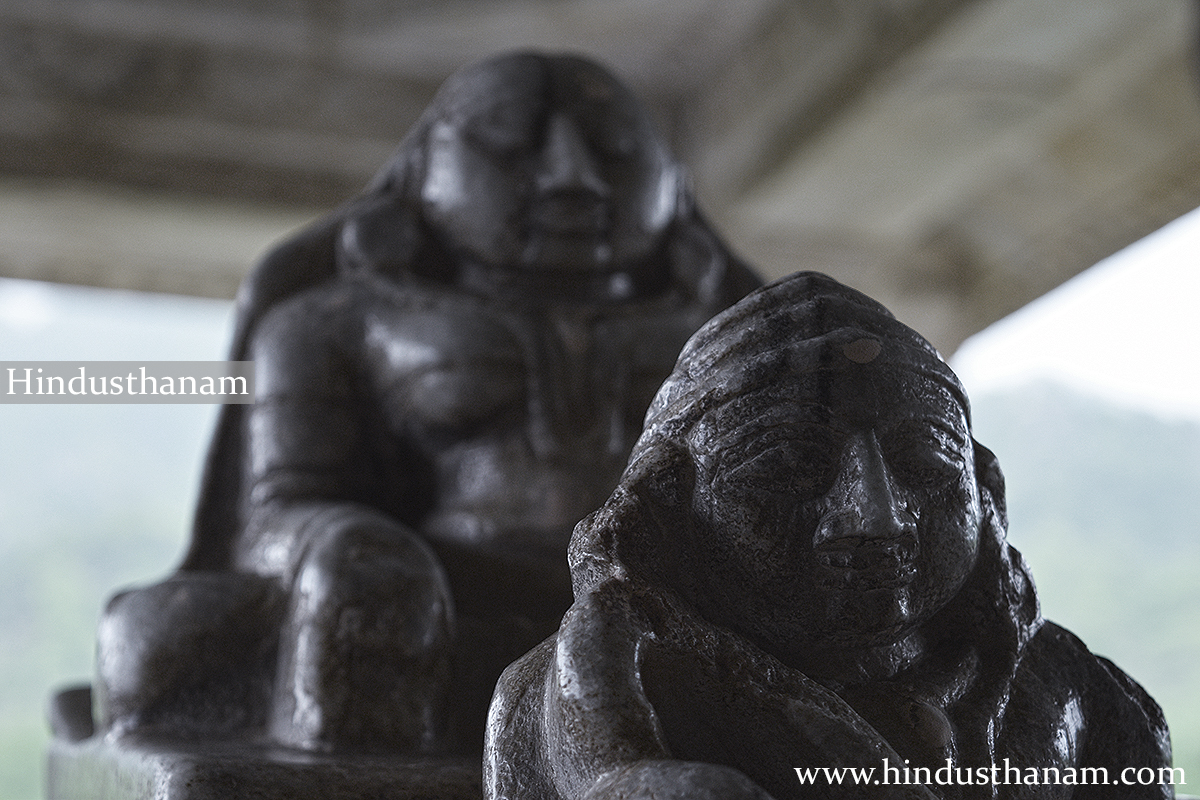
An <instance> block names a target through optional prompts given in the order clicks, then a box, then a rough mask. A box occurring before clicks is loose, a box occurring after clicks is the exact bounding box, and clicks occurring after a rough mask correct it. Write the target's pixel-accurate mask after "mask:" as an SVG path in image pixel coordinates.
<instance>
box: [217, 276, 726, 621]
mask: <svg viewBox="0 0 1200 800" xmlns="http://www.w3.org/2000/svg"><path fill="white" fill-rule="evenodd" d="M707 315H708V311H707V310H706V309H703V308H701V307H700V306H699V305H697V304H694V303H688V302H685V301H683V300H681V299H680V298H678V297H677V296H674V295H667V296H663V297H659V298H654V299H644V300H637V301H630V302H621V303H616V302H613V303H602V304H601V303H585V302H560V303H555V302H545V301H540V302H534V301H524V302H511V301H507V300H503V299H497V298H491V297H486V296H479V295H472V294H467V293H465V292H461V291H457V290H455V289H453V288H451V287H444V286H425V287H411V286H405V287H400V286H396V285H395V284H390V283H384V282H383V281H382V280H372V281H369V282H342V283H335V284H331V285H328V286H325V287H320V288H318V289H316V290H312V291H310V292H309V293H307V294H306V295H305V296H302V297H300V298H297V299H296V300H294V301H291V302H289V303H288V304H287V305H286V306H283V307H281V308H280V309H277V310H276V311H273V312H272V315H271V316H272V317H274V319H271V318H268V320H266V321H265V322H264V326H263V327H264V334H263V337H261V338H263V339H264V343H263V345H262V346H260V347H258V348H257V352H258V355H256V358H258V359H259V370H260V384H261V388H260V391H259V406H258V408H256V410H255V411H254V420H255V422H252V426H251V443H252V448H257V449H259V450H262V449H263V448H264V447H265V448H266V450H267V451H269V456H268V457H266V458H263V457H256V460H255V464H254V467H253V469H252V472H253V475H252V481H254V482H255V483H256V485H255V486H254V487H252V488H251V491H250V492H249V496H250V497H251V506H252V508H251V510H250V514H251V515H253V513H254V509H253V505H254V504H255V502H256V501H255V498H256V497H257V498H259V502H261V498H266V497H271V496H272V495H273V491H272V489H271V487H272V486H273V485H276V484H278V483H279V476H281V475H286V474H287V473H289V472H292V471H298V472H304V473H307V476H306V478H305V479H304V480H303V481H300V483H301V484H305V482H306V481H307V485H309V486H310V488H309V490H308V495H309V496H313V495H323V496H324V498H325V499H331V500H338V499H344V500H347V501H352V502H362V503H366V504H368V505H371V506H374V507H377V508H379V509H380V510H383V511H385V512H386V513H389V514H391V515H392V516H394V517H395V518H397V519H398V520H399V521H401V522H403V523H405V524H407V525H409V526H410V527H412V528H413V529H415V530H417V531H418V532H420V533H421V534H422V535H423V537H424V538H426V539H427V540H428V541H429V542H430V543H431V544H432V545H433V546H434V548H435V549H436V550H438V551H439V553H440V554H442V555H443V558H444V560H447V561H448V562H450V563H448V567H447V568H448V570H449V571H450V573H451V577H452V582H453V578H454V573H455V571H456V570H459V569H461V570H464V571H465V573H467V574H468V575H469V579H470V580H471V581H473V582H478V581H480V580H487V581H490V580H494V579H497V578H496V576H495V575H494V574H493V573H496V572H497V571H500V572H504V571H506V570H507V571H509V572H512V571H513V570H515V571H516V573H517V574H524V575H526V577H528V578H529V579H531V580H534V581H546V582H549V583H550V584H553V585H556V586H557V587H558V589H557V591H560V592H562V593H565V595H566V596H565V601H566V602H567V603H569V600H570V595H569V591H570V590H569V580H568V577H567V568H566V559H565V551H566V544H567V541H568V539H569V537H570V534H571V530H572V528H573V527H574V525H575V523H576V522H578V521H579V520H580V519H581V518H582V517H583V516H585V515H586V514H588V513H590V512H591V511H592V510H594V509H595V508H597V507H598V506H599V505H601V504H602V502H603V501H604V499H605V498H606V497H607V496H608V495H609V493H610V492H611V491H612V488H613V486H615V485H616V482H617V479H618V478H619V477H620V474H621V472H622V470H623V469H624V467H625V464H626V459H627V458H628V454H629V451H630V449H631V448H632V446H633V443H634V441H635V440H636V438H637V436H638V435H639V434H640V432H641V427H642V418H643V416H644V414H645V410H646V407H647V406H648V405H649V403H650V400H651V399H652V397H653V394H654V392H655V391H656V390H657V388H658V386H659V385H660V383H661V382H662V380H663V378H664V376H665V375H666V374H667V373H668V372H669V371H670V369H671V367H672V366H673V364H674V362H675V358H676V356H677V354H678V351H679V350H680V348H681V347H682V346H683V344H684V342H685V341H686V339H687V337H688V336H689V335H690V333H691V332H692V331H694V330H695V329H696V328H697V327H698V326H699V325H700V324H701V323H703V321H704V320H705V319H706V318H707ZM314 409H319V410H318V411H316V412H315V413H314ZM301 442H307V443H308V444H307V446H304V445H302V444H298V443H301ZM260 486H264V487H265V491H263V490H258V491H256V489H259V487H260ZM339 495H342V496H340V497H339ZM259 533H261V531H256V530H255V529H254V526H250V527H249V528H248V529H247V532H246V533H245V534H244V535H243V541H242V542H240V546H239V550H240V552H241V553H242V554H245V555H243V556H242V560H243V561H247V562H253V560H254V558H256V556H253V555H251V554H253V553H259V552H262V550H263V548H262V546H261V544H260V543H257V542H256V541H255V538H256V536H258V535H259ZM267 535H269V534H267ZM454 562H462V564H460V565H457V566H456V564H455V563H454ZM464 579H466V578H464ZM511 588H512V587H510V589H511ZM558 613H561V611H560V612H558Z"/></svg>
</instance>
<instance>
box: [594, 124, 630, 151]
mask: <svg viewBox="0 0 1200 800" xmlns="http://www.w3.org/2000/svg"><path fill="white" fill-rule="evenodd" d="M588 138H589V140H590V141H591V144H592V147H593V148H595V149H596V150H597V151H598V152H600V153H601V154H602V155H603V156H604V157H605V158H610V159H625V158H630V157H631V156H633V154H634V153H635V152H637V148H638V135H637V132H636V131H635V130H633V128H632V127H630V126H625V125H622V124H620V123H619V122H618V123H613V124H609V125H604V126H600V127H598V128H597V129H596V130H593V131H591V132H590V135H589V137H588Z"/></svg>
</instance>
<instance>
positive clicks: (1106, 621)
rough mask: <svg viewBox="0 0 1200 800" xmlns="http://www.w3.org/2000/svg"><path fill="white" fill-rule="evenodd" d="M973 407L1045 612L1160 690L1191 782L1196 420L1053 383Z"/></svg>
mask: <svg viewBox="0 0 1200 800" xmlns="http://www.w3.org/2000/svg"><path fill="white" fill-rule="evenodd" d="M974 407H975V408H974V416H975V436H976V438H977V439H978V440H979V441H980V442H982V443H983V444H985V445H987V446H988V447H990V448H991V449H992V450H993V451H994V452H995V453H996V455H997V457H999V459H1000V465H1001V467H1002V468H1003V470H1004V474H1005V477H1006V479H1007V483H1008V506H1009V517H1010V520H1009V541H1011V542H1012V543H1013V544H1014V545H1016V546H1017V548H1018V549H1020V550H1021V552H1022V553H1023V554H1024V555H1025V558H1026V560H1027V561H1028V562H1029V564H1030V566H1031V568H1032V570H1033V574H1034V580H1035V581H1036V583H1037V588H1038V594H1039V596H1040V598H1041V601H1042V611H1043V614H1044V615H1045V616H1046V617H1047V618H1049V619H1053V620H1054V621H1055V622H1058V623H1059V624H1061V625H1064V626H1066V627H1067V628H1070V629H1071V630H1072V631H1074V632H1075V633H1076V634H1078V635H1079V636H1080V637H1081V638H1082V639H1083V640H1084V642H1086V643H1087V645H1088V646H1089V648H1091V649H1092V650H1093V651H1094V652H1096V653H1099V654H1101V655H1104V656H1106V657H1108V658H1111V659H1112V660H1113V661H1115V662H1116V663H1117V665H1118V666H1120V667H1122V668H1123V669H1124V670H1125V671H1126V672H1128V673H1129V674H1130V675H1132V676H1133V677H1134V678H1135V679H1136V680H1137V681H1138V682H1139V683H1141V684H1142V685H1143V686H1144V687H1145V688H1146V689H1147V690H1148V691H1149V692H1150V694H1151V695H1153V696H1154V697H1155V699H1157V700H1158V701H1159V704H1160V705H1162V707H1163V709H1164V710H1165V711H1166V714H1167V720H1168V722H1169V723H1170V725H1171V730H1172V739H1173V741H1174V746H1175V763H1176V765H1177V766H1182V767H1184V768H1185V769H1186V770H1187V774H1188V775H1194V776H1196V778H1195V781H1196V783H1198V784H1200V592H1197V591H1196V588H1195V587H1196V583H1197V575H1200V513H1198V512H1200V425H1197V424H1195V423H1185V422H1167V421H1163V420H1160V419H1158V418H1156V417H1153V416H1150V415H1147V414H1143V413H1139V412H1135V411H1128V410H1124V409H1120V408H1116V407H1113V406H1110V405H1106V404H1104V403H1101V402H1098V401H1097V400H1094V399H1092V398H1088V397H1084V396H1081V395H1077V394H1074V393H1072V392H1070V391H1068V390H1065V389H1062V388H1059V387H1055V386H1051V385H1038V386H1031V387H1026V388H1023V389H1021V390H1020V391H1013V392H1007V393H1004V394H996V395H991V396H985V397H979V398H976V399H975V401H974ZM1191 793H1192V794H1196V793H1197V791H1196V790H1195V789H1192V791H1191Z"/></svg>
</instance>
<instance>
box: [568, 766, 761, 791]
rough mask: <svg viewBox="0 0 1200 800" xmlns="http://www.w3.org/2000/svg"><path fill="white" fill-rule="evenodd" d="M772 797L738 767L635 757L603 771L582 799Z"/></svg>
mask: <svg viewBox="0 0 1200 800" xmlns="http://www.w3.org/2000/svg"><path fill="white" fill-rule="evenodd" d="M651 798H653V800H773V799H772V797H771V795H769V794H767V793H766V792H765V791H764V790H763V789H762V788H760V787H759V786H758V785H757V784H755V783H754V781H752V780H750V779H749V778H747V777H746V776H745V775H743V774H742V773H741V772H739V771H738V770H736V769H734V768H732V767H726V766H722V765H719V764H704V763H700V762H697V761H666V760H662V761H638V762H637V763H634V764H631V765H629V766H626V767H622V768H621V769H618V770H614V771H613V772H609V773H608V774H606V775H604V776H603V777H602V778H600V780H598V781H596V783H595V784H593V786H592V788H591V789H589V790H588V792H587V794H586V795H584V800H651Z"/></svg>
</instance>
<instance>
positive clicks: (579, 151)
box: [421, 55, 677, 271]
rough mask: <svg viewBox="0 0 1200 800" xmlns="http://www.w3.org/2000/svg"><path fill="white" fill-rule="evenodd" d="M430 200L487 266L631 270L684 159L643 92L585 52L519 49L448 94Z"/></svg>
mask: <svg viewBox="0 0 1200 800" xmlns="http://www.w3.org/2000/svg"><path fill="white" fill-rule="evenodd" d="M439 106H440V110H441V113H440V114H439V115H438V116H437V118H436V119H435V121H434V122H433V125H432V128H431V130H430V134H429V140H428V157H427V162H426V171H425V178H424V183H423V185H422V188H421V199H422V201H423V204H424V210H425V218H426V221H427V222H428V224H429V225H430V226H431V227H432V228H433V230H434V231H435V232H436V233H437V234H438V235H439V236H440V237H441V238H442V240H443V242H444V243H445V244H446V246H447V247H449V248H450V249H451V251H454V252H457V253H458V254H459V255H461V256H464V257H466V258H469V259H471V260H473V261H475V262H477V263H479V264H482V265H485V266H500V267H508V268H514V267H516V268H527V269H554V270H614V271H615V270H621V269H625V268H627V267H630V266H634V265H636V264H637V262H638V261H640V260H641V259H644V258H645V257H646V256H647V255H649V254H650V252H651V251H652V249H653V248H654V247H655V246H656V244H657V243H658V242H659V240H660V237H661V235H662V233H663V231H664V230H665V228H666V226H667V224H668V223H669V221H670V220H671V218H672V216H673V214H674V213H675V203H676V184H677V175H676V166H675V164H674V162H673V161H672V159H671V158H670V156H669V155H668V154H667V152H666V149H665V147H664V145H663V144H662V142H661V141H660V140H659V138H658V137H657V136H656V135H655V133H654V131H653V128H652V126H651V124H650V121H649V120H648V119H647V117H646V114H645V113H644V112H643V111H642V109H641V108H640V107H639V106H638V104H637V102H636V101H635V100H634V98H633V96H632V95H631V94H630V93H629V92H628V91H627V90H626V89H625V88H624V87H623V86H622V85H621V84H619V83H618V82H617V81H616V80H614V79H613V77H612V76H611V75H609V74H608V73H607V72H605V71H604V70H603V69H601V68H600V67H598V66H596V65H594V64H591V63H589V62H587V61H582V60H580V59H575V58H568V57H558V58H544V57H536V56H529V55H519V56H512V57H508V58H504V59H499V60H496V61H492V62H488V63H487V64H485V65H483V66H482V67H479V68H476V69H475V70H473V71H471V72H468V73H466V74H464V75H461V76H459V77H458V78H457V79H456V80H455V81H454V82H453V83H452V84H450V85H449V86H448V88H447V89H446V90H445V91H444V93H443V96H442V97H441V98H440V99H439Z"/></svg>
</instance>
